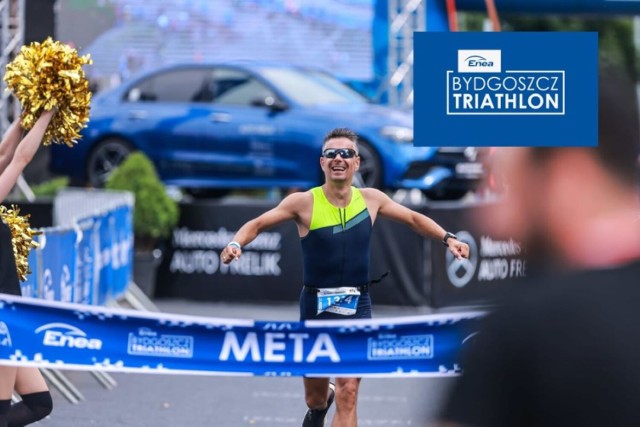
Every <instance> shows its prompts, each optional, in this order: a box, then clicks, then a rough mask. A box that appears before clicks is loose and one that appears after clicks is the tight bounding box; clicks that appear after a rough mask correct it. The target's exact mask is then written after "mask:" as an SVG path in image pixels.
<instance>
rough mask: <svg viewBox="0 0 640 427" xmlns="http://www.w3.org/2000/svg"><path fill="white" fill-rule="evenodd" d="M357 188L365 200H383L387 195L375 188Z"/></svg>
mask: <svg viewBox="0 0 640 427" xmlns="http://www.w3.org/2000/svg"><path fill="white" fill-rule="evenodd" d="M358 190H360V193H361V194H362V197H364V198H365V199H366V200H383V199H385V198H388V197H389V196H387V195H386V194H385V193H384V192H382V191H380V190H378V189H377V188H372V187H367V188H359V189H358Z"/></svg>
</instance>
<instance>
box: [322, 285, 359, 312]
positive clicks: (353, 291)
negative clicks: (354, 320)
mask: <svg viewBox="0 0 640 427" xmlns="http://www.w3.org/2000/svg"><path fill="white" fill-rule="evenodd" d="M359 298H360V291H359V290H358V288H347V287H345V288H329V289H318V313H317V314H320V313H322V312H324V311H326V312H327V313H335V314H342V315H344V316H351V315H353V314H356V310H357V309H358V299H359Z"/></svg>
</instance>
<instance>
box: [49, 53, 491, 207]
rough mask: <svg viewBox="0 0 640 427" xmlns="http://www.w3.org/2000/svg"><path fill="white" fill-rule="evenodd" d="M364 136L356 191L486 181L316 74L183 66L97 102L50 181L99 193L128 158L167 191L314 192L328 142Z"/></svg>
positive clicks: (465, 159) (59, 150)
mask: <svg viewBox="0 0 640 427" xmlns="http://www.w3.org/2000/svg"><path fill="white" fill-rule="evenodd" d="M335 127H348V128H351V129H353V130H354V131H356V133H357V134H358V135H359V137H360V142H359V148H360V156H361V167H360V171H359V173H358V174H357V176H356V177H355V184H356V185H359V186H367V187H377V188H381V189H388V190H393V189H400V188H418V189H421V190H423V191H424V192H425V194H426V195H427V196H428V197H430V198H433V199H455V198H459V197H461V196H463V195H464V194H465V193H467V192H468V191H469V190H470V189H473V188H474V187H475V186H476V185H477V184H478V182H479V180H480V178H481V175H482V166H481V163H480V162H479V161H478V160H479V159H478V158H477V157H478V152H477V151H476V150H475V149H473V148H467V149H457V148H451V149H446V148H440V149H437V148H416V147H414V146H413V118H412V114H411V112H407V111H402V110H397V109H392V108H388V107H385V106H381V105H375V104H372V103H371V102H369V101H368V100H367V99H366V98H365V97H363V96H362V95H360V94H359V93H358V92H356V91H354V90H352V89H351V88H350V87H348V86H347V85H345V84H343V83H342V82H340V81H339V80H338V79H336V78H335V77H333V76H331V75H329V74H327V73H325V72H323V71H320V70H315V69H307V68H297V67H292V66H289V65H280V64H266V63H261V64H258V63H237V64H231V63H220V64H204V63H195V64H180V65H172V66H168V67H165V68H162V69H157V70H154V71H151V72H148V73H146V74H144V75H141V76H139V77H137V78H135V79H132V80H129V81H127V82H125V83H123V84H122V85H120V86H118V87H117V88H115V89H112V90H110V91H105V92H102V93H99V94H98V95H96V96H95V97H94V100H93V102H92V108H91V119H90V122H89V124H88V127H87V128H86V129H84V130H83V132H82V139H81V140H80V142H79V143H78V144H77V146H75V147H74V148H72V149H70V148H68V147H66V146H64V145H57V144H56V145H54V147H53V149H52V150H53V151H52V153H51V171H52V172H53V173H55V174H60V175H67V176H69V177H70V178H72V180H74V182H82V183H88V184H90V185H93V186H101V185H102V184H104V182H105V181H106V179H107V177H108V176H109V174H110V173H111V171H112V170H113V169H114V168H115V167H116V166H118V165H119V164H120V163H121V162H122V161H123V160H124V158H125V157H126V156H127V155H128V154H129V153H131V152H132V151H134V150H140V151H142V152H144V153H146V154H147V155H148V156H149V158H150V159H151V160H152V161H153V163H154V164H155V166H156V168H157V170H158V173H159V175H160V177H161V179H162V180H163V182H164V183H165V184H167V185H174V186H177V187H181V188H184V189H187V190H196V191H198V190H200V191H202V190H214V191H216V190H222V191H224V190H228V189H240V188H246V189H256V188H274V187H276V188H283V189H288V188H299V189H306V188H310V187H312V186H315V185H318V184H319V183H321V182H322V180H323V177H322V175H321V170H320V167H319V157H320V150H321V145H322V140H323V137H324V135H325V134H326V133H327V132H328V131H329V130H331V129H333V128H335Z"/></svg>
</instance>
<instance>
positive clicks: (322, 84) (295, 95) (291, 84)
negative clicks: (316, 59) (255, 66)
mask: <svg viewBox="0 0 640 427" xmlns="http://www.w3.org/2000/svg"><path fill="white" fill-rule="evenodd" d="M261 71H262V75H263V76H264V77H265V78H266V79H267V80H269V81H270V82H271V84H273V85H274V86H275V87H276V88H277V89H278V90H279V91H280V92H282V93H283V94H284V95H285V96H287V97H289V98H291V99H292V100H294V101H295V102H297V103H300V104H302V105H321V104H365V103H368V100H367V98H365V97H364V96H362V95H361V94H359V93H358V92H356V91H355V90H353V89H351V88H350V87H349V86H347V85H345V84H344V83H342V82H340V81H339V80H338V79H336V78H334V77H332V76H330V75H329V74H326V73H323V72H322V71H316V70H305V71H301V70H296V69H288V68H263V69H262V70H261Z"/></svg>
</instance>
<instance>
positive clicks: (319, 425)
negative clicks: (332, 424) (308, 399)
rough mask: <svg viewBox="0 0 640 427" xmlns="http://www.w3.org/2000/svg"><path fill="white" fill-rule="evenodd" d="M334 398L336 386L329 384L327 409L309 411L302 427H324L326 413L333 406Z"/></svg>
mask: <svg viewBox="0 0 640 427" xmlns="http://www.w3.org/2000/svg"><path fill="white" fill-rule="evenodd" d="M335 397H336V386H335V384H333V383H329V399H327V407H326V408H324V409H309V410H308V411H307V414H306V415H305V416H304V421H303V422H302V427H324V424H325V422H326V421H327V412H329V408H330V407H331V405H332V404H333V399H334V398H335Z"/></svg>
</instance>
